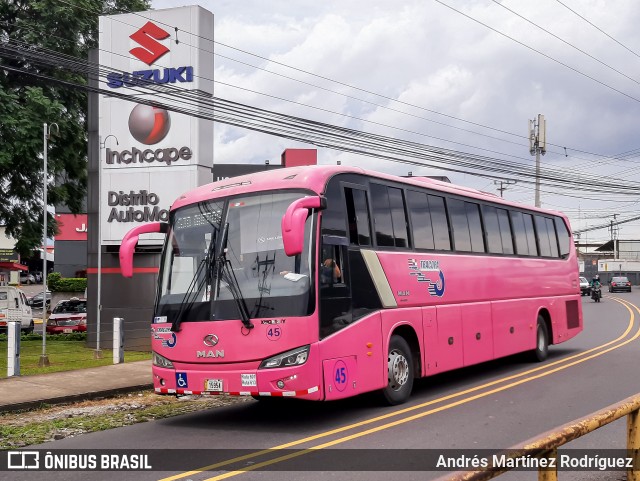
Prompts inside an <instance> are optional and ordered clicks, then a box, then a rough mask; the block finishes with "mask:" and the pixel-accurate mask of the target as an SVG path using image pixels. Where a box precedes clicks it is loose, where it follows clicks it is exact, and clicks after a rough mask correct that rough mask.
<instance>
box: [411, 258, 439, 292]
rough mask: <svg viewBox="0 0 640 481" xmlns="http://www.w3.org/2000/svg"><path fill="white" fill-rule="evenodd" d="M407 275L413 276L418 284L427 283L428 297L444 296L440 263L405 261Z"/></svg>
mask: <svg viewBox="0 0 640 481" xmlns="http://www.w3.org/2000/svg"><path fill="white" fill-rule="evenodd" d="M407 262H408V263H409V275H411V276H415V277H416V280H417V281H418V282H426V283H428V287H427V290H428V291H429V295H431V296H436V297H442V296H443V295H444V273H443V272H442V271H441V270H440V262H439V261H434V260H424V259H421V260H420V261H417V260H416V259H407Z"/></svg>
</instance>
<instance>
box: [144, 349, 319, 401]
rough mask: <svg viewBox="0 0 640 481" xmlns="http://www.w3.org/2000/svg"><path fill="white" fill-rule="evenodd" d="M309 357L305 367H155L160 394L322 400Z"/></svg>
mask: <svg viewBox="0 0 640 481" xmlns="http://www.w3.org/2000/svg"><path fill="white" fill-rule="evenodd" d="M309 361H311V359H309V360H308V361H307V362H306V363H305V364H304V365H302V366H292V367H285V368H275V369H258V366H259V363H242V364H240V365H238V364H230V365H223V364H183V363H174V364H175V369H169V368H162V367H159V366H153V385H154V390H155V392H156V393H158V394H172V395H200V396H214V395H221V394H226V395H231V396H254V397H257V396H270V397H298V398H303V399H308V400H315V401H317V400H321V399H323V394H322V389H321V380H320V371H319V368H317V364H316V363H315V362H309Z"/></svg>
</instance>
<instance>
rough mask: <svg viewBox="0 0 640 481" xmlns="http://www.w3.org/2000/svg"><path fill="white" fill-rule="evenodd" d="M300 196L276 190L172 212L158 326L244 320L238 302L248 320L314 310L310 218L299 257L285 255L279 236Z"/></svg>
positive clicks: (158, 303) (206, 202)
mask: <svg viewBox="0 0 640 481" xmlns="http://www.w3.org/2000/svg"><path fill="white" fill-rule="evenodd" d="M303 196H304V194H302V193H298V192H296V193H293V192H283V191H279V192H269V193H262V194H257V195H250V196H249V195H248V196H238V197H228V198H225V199H216V200H211V201H205V202H200V203H198V204H194V205H190V206H186V207H183V208H181V209H178V210H176V211H175V212H172V214H171V218H170V230H169V233H168V236H167V240H166V243H165V247H164V255H163V260H162V265H161V269H160V278H159V281H158V282H159V283H158V296H157V303H156V309H155V317H154V322H156V323H158V322H175V321H176V319H178V322H184V321H205V320H227V319H240V318H241V317H242V316H241V313H240V312H239V309H240V307H239V304H240V303H244V305H246V308H247V311H248V313H249V316H250V317H251V318H265V317H269V318H270V317H279V316H302V315H307V314H308V313H309V312H310V311H312V310H313V302H312V299H310V296H311V291H310V272H311V271H310V266H311V251H310V244H311V243H310V242H309V239H310V232H311V228H312V225H313V216H310V217H309V218H308V219H307V221H306V225H305V241H304V247H303V251H302V254H300V255H297V256H293V257H288V256H287V255H286V254H285V252H284V248H283V243H282V232H281V220H282V216H283V215H284V213H285V211H286V209H287V207H288V206H289V205H290V204H291V203H292V202H293V201H295V200H297V199H299V198H301V197H303ZM224 231H226V236H224V237H225V238H224V239H222V237H223V236H222V235H221V233H222V232H224ZM223 241H224V245H222V243H223Z"/></svg>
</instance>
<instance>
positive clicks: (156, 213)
mask: <svg viewBox="0 0 640 481" xmlns="http://www.w3.org/2000/svg"><path fill="white" fill-rule="evenodd" d="M99 25H100V27H99V30H100V39H99V50H98V51H94V52H92V53H91V54H90V59H89V60H90V62H92V63H99V64H100V66H101V67H102V69H104V70H106V71H107V72H108V74H107V75H106V76H105V77H100V78H99V79H93V80H91V81H90V83H91V87H93V89H92V90H94V89H95V90H97V89H99V91H100V93H92V94H90V96H89V118H88V124H89V142H88V145H89V153H88V154H89V164H88V172H89V186H88V203H87V218H86V224H85V225H86V226H87V229H86V230H85V232H84V235H86V239H87V241H86V249H87V268H86V272H87V278H88V294H87V298H88V306H87V307H88V334H89V337H88V343H89V345H90V346H91V347H100V348H110V346H111V342H112V330H113V319H114V318H116V317H122V318H124V319H125V323H124V324H125V347H126V348H127V349H144V350H147V349H149V348H150V336H149V326H150V323H151V320H152V318H153V312H152V310H153V301H154V298H155V289H156V281H157V275H158V269H159V262H160V251H161V248H162V242H163V240H164V236H163V235H161V234H145V235H142V236H141V237H140V241H139V242H138V246H137V248H136V253H135V255H134V268H133V277H132V278H124V277H122V275H121V273H120V267H119V258H118V252H119V247H120V243H121V241H122V238H123V237H124V235H125V234H126V233H127V232H128V231H129V230H130V229H132V228H134V227H137V226H139V225H141V224H144V223H148V222H157V221H167V220H168V216H169V209H170V206H171V203H172V202H173V201H174V200H175V199H177V198H178V197H179V196H180V195H181V194H183V193H184V192H186V191H189V190H192V189H194V188H196V187H199V186H201V185H204V184H207V183H210V182H213V181H214V180H219V179H223V178H226V177H231V176H234V175H240V174H244V173H250V172H255V171H257V170H265V169H272V168H279V167H281V166H293V165H310V164H315V163H316V151H315V150H307V149H302V150H297V149H296V150H287V151H285V152H284V153H283V154H282V163H281V165H273V164H272V163H269V164H268V165H267V164H263V165H224V164H223V165H214V162H213V159H214V151H213V122H212V121H211V120H208V119H205V118H202V117H200V116H198V115H197V109H199V108H201V107H199V105H201V102H203V101H204V102H206V100H207V99H211V98H212V97H213V75H214V71H213V14H212V13H211V12H209V11H207V10H205V9H203V8H201V7H199V6H188V7H180V8H172V9H166V10H153V11H148V12H142V13H135V14H122V15H112V16H103V17H100V24H99ZM132 95H135V101H132V100H131V98H132V97H131V96H132ZM189 98H194V99H196V98H197V99H198V102H197V103H195V105H196V106H192V107H191V109H195V110H196V112H195V113H193V112H187V113H189V114H190V115H187V113H182V112H184V105H185V103H186V102H188V99H189ZM82 221H83V219H74V222H76V224H77V223H78V222H80V224H81V223H82ZM67 222H71V219H67ZM77 228H78V226H77V225H75V227H73V229H74V230H75V229H77ZM81 230H82V229H81ZM64 242H65V243H66V244H67V245H68V244H69V243H70V242H75V241H74V240H69V239H67V240H65V241H64ZM57 244H58V239H56V249H58V246H57ZM78 246H80V245H79V244H78ZM80 250H81V248H80ZM80 250H78V253H81V252H80ZM73 269H74V268H73V267H71V268H70V270H73ZM98 304H100V305H101V309H100V310H98ZM98 324H99V327H98ZM98 332H99V336H98ZM98 338H99V342H100V344H99V346H98Z"/></svg>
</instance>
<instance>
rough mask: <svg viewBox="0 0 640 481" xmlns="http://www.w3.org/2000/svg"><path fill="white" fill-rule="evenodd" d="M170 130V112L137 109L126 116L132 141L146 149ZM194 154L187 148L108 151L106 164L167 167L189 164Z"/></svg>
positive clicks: (148, 106)
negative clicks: (157, 164)
mask: <svg viewBox="0 0 640 481" xmlns="http://www.w3.org/2000/svg"><path fill="white" fill-rule="evenodd" d="M170 128H171V117H169V112H167V111H166V110H165V109H161V108H159V107H152V106H151V105H143V104H139V105H136V106H135V107H134V108H133V110H132V111H131V114H130V115H129V132H131V135H132V136H133V138H134V139H136V140H137V141H138V142H141V143H143V144H146V145H153V144H157V143H158V142H160V141H161V140H163V139H164V138H165V137H166V136H167V134H168V133H169V129H170ZM192 156H193V152H192V151H191V149H190V148H189V147H181V148H179V149H178V148H175V147H169V148H165V149H155V150H154V149H144V150H141V149H138V148H136V147H133V148H132V149H131V150H122V151H120V152H118V151H117V150H111V149H107V164H126V165H129V164H136V163H139V164H144V163H149V164H151V163H153V162H162V163H165V164H167V165H171V163H173V162H176V161H177V160H180V159H182V160H190V159H191V157H192Z"/></svg>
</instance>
